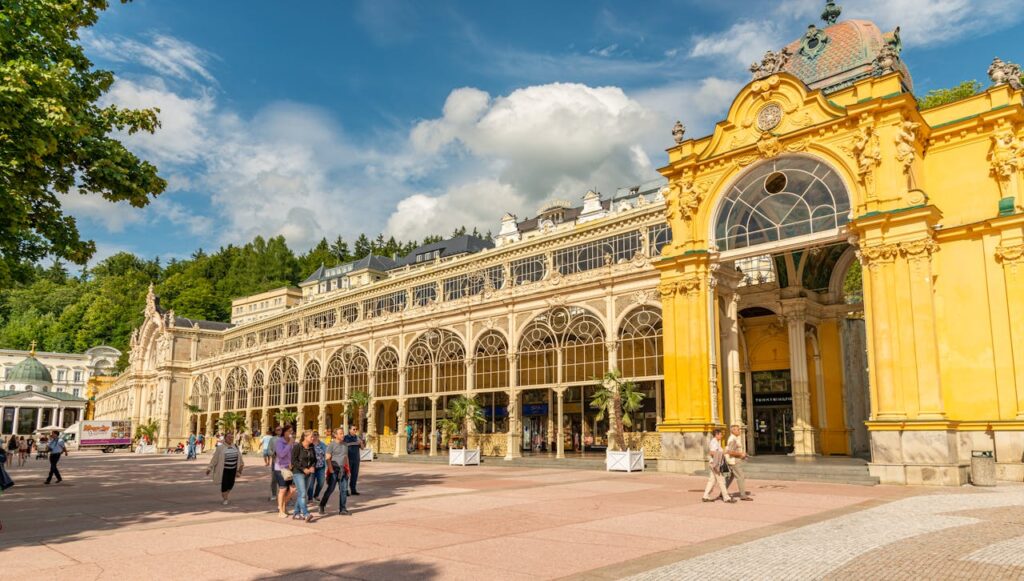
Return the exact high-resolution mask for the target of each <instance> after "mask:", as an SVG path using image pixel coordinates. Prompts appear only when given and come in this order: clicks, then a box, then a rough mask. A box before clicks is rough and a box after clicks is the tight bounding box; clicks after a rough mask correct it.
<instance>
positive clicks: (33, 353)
mask: <svg viewBox="0 0 1024 581" xmlns="http://www.w3.org/2000/svg"><path fill="white" fill-rule="evenodd" d="M28 356H29V357H35V356H36V340H35V339H32V343H31V344H30V345H29V347H28Z"/></svg>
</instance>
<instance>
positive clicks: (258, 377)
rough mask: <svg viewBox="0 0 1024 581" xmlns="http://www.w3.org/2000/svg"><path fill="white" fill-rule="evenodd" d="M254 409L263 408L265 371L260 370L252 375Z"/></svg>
mask: <svg viewBox="0 0 1024 581" xmlns="http://www.w3.org/2000/svg"><path fill="white" fill-rule="evenodd" d="M252 407H254V408H262V407H263V371H262V370H260V369H257V370H256V373H253V374H252Z"/></svg>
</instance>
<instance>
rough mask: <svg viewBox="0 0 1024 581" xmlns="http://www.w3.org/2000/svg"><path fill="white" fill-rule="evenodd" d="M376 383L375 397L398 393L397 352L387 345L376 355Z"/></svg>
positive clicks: (392, 395) (391, 395) (390, 395)
mask: <svg viewBox="0 0 1024 581" xmlns="http://www.w3.org/2000/svg"><path fill="white" fill-rule="evenodd" d="M374 374H375V377H374V381H375V383H376V386H375V387H376V392H377V393H376V394H374V396H375V397H395V396H397V395H398V353H397V352H396V351H395V350H394V349H392V348H391V347H388V348H386V349H384V350H383V351H381V352H380V355H378V356H377V366H376V367H375V369H374Z"/></svg>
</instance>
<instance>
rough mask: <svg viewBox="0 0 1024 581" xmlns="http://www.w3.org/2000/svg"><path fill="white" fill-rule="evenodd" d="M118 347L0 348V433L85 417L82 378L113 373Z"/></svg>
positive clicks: (61, 424) (28, 431)
mask: <svg viewBox="0 0 1024 581" xmlns="http://www.w3.org/2000/svg"><path fill="white" fill-rule="evenodd" d="M119 357H121V352H120V351H118V350H117V349H114V348H113V347H107V346H100V347H93V348H92V349H89V350H88V351H86V352H85V353H83V354H77V353H46V352H42V353H36V351H35V349H34V348H33V349H32V350H30V351H17V350H9V349H5V350H0V365H2V366H3V384H2V389H0V433H2V434H24V435H28V434H31V433H32V432H33V431H35V430H38V429H41V428H45V427H50V426H57V427H67V426H69V425H71V424H72V423H74V422H76V421H79V420H81V419H83V418H84V412H85V408H86V399H85V397H83V396H84V395H85V391H86V384H87V383H88V382H89V381H90V379H92V378H93V377H97V376H104V375H112V374H113V373H114V372H115V370H116V369H117V367H116V364H117V360H118V358H119Z"/></svg>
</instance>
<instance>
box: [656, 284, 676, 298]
mask: <svg viewBox="0 0 1024 581" xmlns="http://www.w3.org/2000/svg"><path fill="white" fill-rule="evenodd" d="M678 288H679V285H678V283H675V282H663V283H661V284H659V285H658V294H660V295H661V297H662V298H665V299H667V298H670V297H672V296H673V295H674V294H676V291H677V290H678Z"/></svg>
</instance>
